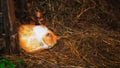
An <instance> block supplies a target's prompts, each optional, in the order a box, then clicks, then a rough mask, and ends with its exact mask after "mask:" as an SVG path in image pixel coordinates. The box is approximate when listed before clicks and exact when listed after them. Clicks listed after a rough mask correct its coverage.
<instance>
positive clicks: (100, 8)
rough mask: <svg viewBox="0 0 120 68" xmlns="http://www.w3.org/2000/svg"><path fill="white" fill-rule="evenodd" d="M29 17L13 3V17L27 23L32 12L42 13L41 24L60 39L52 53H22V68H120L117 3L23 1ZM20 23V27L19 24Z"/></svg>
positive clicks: (119, 21)
mask: <svg viewBox="0 0 120 68" xmlns="http://www.w3.org/2000/svg"><path fill="white" fill-rule="evenodd" d="M24 3H30V5H31V8H30V11H31V12H30V13H29V11H28V9H26V7H25V5H24V6H22V7H21V6H19V5H20V2H19V1H18V0H15V6H16V7H15V8H16V17H17V19H18V20H19V21H20V22H21V23H22V22H28V21H29V20H30V16H34V12H32V10H34V8H36V7H37V8H38V9H39V10H40V11H41V12H42V14H43V15H42V17H43V19H44V21H43V24H47V26H48V27H49V28H50V29H51V30H53V32H55V34H57V35H58V36H61V39H60V40H59V41H58V43H57V44H56V45H55V46H54V47H53V48H51V49H49V50H45V51H42V52H40V53H37V54H34V55H30V54H26V53H24V52H22V53H21V54H20V55H19V56H15V55H11V56H6V57H9V58H10V59H12V60H13V61H15V58H13V57H16V58H18V57H21V58H22V59H23V61H24V62H23V63H24V66H25V68H33V67H34V68H51V67H53V68H59V67H60V68H61V67H65V68H82V67H83V68H88V67H92V68H101V67H119V66H120V29H119V27H120V13H119V12H120V5H119V3H120V1H119V0H116V1H113V0H109V1H101V0H99V1H97V0H40V1H39V0H31V1H29V0H25V1H24ZM21 23H20V24H21Z"/></svg>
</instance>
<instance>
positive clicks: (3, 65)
mask: <svg viewBox="0 0 120 68" xmlns="http://www.w3.org/2000/svg"><path fill="white" fill-rule="evenodd" d="M0 68H15V66H14V64H13V62H12V61H10V60H8V59H6V58H3V59H1V60H0Z"/></svg>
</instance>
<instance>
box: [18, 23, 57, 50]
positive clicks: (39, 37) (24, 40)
mask: <svg viewBox="0 0 120 68" xmlns="http://www.w3.org/2000/svg"><path fill="white" fill-rule="evenodd" d="M47 33H50V36H47V35H46V34H47ZM18 36H19V45H20V47H21V48H22V49H23V50H25V51H26V52H35V51H38V50H44V49H48V48H51V47H53V46H54V45H55V44H56V41H57V36H56V35H55V34H54V33H53V32H52V31H50V30H48V28H47V27H46V26H43V25H21V26H20V27H19V30H18Z"/></svg>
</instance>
